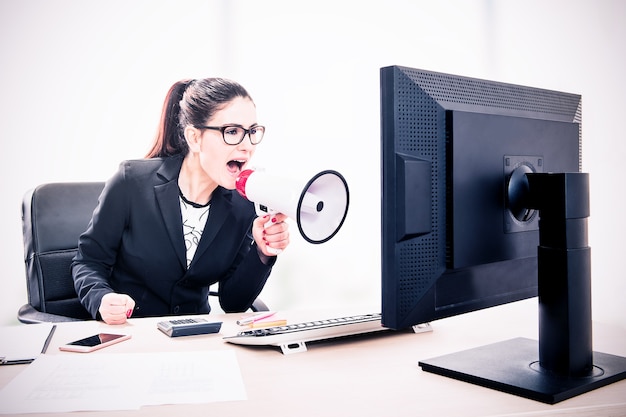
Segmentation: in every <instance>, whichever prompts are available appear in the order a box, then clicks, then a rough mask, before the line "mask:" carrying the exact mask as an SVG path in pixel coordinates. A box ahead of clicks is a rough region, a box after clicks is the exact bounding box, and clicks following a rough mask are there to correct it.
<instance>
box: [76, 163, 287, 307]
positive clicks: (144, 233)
mask: <svg viewBox="0 0 626 417" xmlns="http://www.w3.org/2000/svg"><path fill="white" fill-rule="evenodd" d="M182 160H183V158H182V157H181V156H175V157H169V158H154V159H143V160H133V161H125V162H122V163H121V164H120V167H119V170H118V171H117V173H116V174H115V175H114V176H113V177H111V179H110V180H109V181H107V183H106V185H105V187H104V190H103V191H102V194H101V195H100V198H99V201H98V206H97V207H96V209H95V210H94V213H93V217H92V220H91V222H90V223H89V226H88V228H87V231H85V233H83V234H82V235H81V237H80V240H79V243H78V253H77V255H76V257H75V258H74V261H73V262H72V266H71V268H72V275H73V277H74V286H75V288H76V292H77V294H78V297H79V298H80V300H81V302H82V304H83V305H84V306H85V308H86V309H87V310H88V311H89V312H90V313H91V315H92V316H93V317H94V318H99V316H98V309H99V307H100V301H101V299H102V297H103V296H104V295H105V294H107V293H109V292H112V291H113V292H117V293H123V294H128V295H130V296H131V297H132V298H133V299H134V300H135V302H136V306H135V311H134V312H133V317H143V316H163V315H178V314H199V313H208V312H209V311H210V310H211V308H210V306H209V304H208V287H209V285H211V284H214V283H216V282H219V292H220V304H221V306H222V308H223V309H224V310H225V311H226V312H235V311H245V310H246V309H248V308H249V307H250V305H251V304H252V302H253V301H254V300H255V299H256V297H257V296H258V295H259V293H260V292H261V290H262V289H263V286H264V285H265V282H266V280H267V278H268V276H269V274H270V272H271V268H272V265H273V263H274V262H275V259H276V258H270V259H271V262H270V263H269V264H268V265H265V264H263V262H261V260H260V258H259V255H258V253H257V250H256V246H255V244H254V240H253V239H252V234H251V225H252V221H253V220H254V218H255V216H256V215H255V212H254V205H253V204H252V203H251V202H249V201H247V200H246V199H244V198H243V197H241V196H240V195H239V194H238V193H237V192H236V191H233V190H226V189H224V188H222V187H218V188H217V189H216V190H215V191H214V192H213V196H212V198H211V206H210V211H209V218H208V220H207V224H206V226H205V229H204V233H203V235H202V238H201V239H200V243H199V245H198V248H197V251H196V254H195V256H194V259H193V261H192V262H191V264H190V265H189V268H188V269H187V263H186V250H185V243H184V239H183V225H182V218H181V211H180V201H179V189H178V174H179V171H180V167H181V165H182Z"/></svg>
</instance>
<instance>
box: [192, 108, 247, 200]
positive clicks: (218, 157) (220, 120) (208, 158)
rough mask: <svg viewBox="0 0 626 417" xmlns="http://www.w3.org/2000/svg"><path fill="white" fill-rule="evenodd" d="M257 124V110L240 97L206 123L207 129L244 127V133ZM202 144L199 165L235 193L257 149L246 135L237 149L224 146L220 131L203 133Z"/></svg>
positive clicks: (216, 180)
mask: <svg viewBox="0 0 626 417" xmlns="http://www.w3.org/2000/svg"><path fill="white" fill-rule="evenodd" d="M256 124H257V115H256V107H255V105H254V103H253V102H252V101H251V100H250V99H247V98H243V97H237V98H235V99H234V100H233V101H231V102H230V103H228V104H227V105H226V106H225V107H223V108H222V109H221V110H219V111H217V112H216V113H215V115H214V116H213V118H211V119H210V120H207V123H206V125H207V126H217V127H221V126H226V125H228V126H231V125H232V126H241V127H243V128H245V129H250V127H252V126H255V125H256ZM201 135H202V136H201V140H200V152H199V158H200V165H201V166H202V169H203V170H204V172H205V173H206V175H207V176H208V177H209V178H210V179H211V180H212V181H214V182H215V183H217V184H218V185H221V186H222V187H224V188H226V189H229V190H232V189H234V188H235V181H236V180H237V177H239V173H240V172H241V171H242V170H243V169H244V168H245V167H246V166H247V165H248V162H249V161H250V159H251V158H252V155H254V152H255V148H256V146H255V145H253V144H252V143H251V142H250V137H249V136H248V135H247V134H246V135H245V136H244V138H243V141H242V142H241V143H240V144H238V145H228V144H227V143H225V142H224V139H223V137H222V132H220V131H219V130H211V129H203V130H202V133H201Z"/></svg>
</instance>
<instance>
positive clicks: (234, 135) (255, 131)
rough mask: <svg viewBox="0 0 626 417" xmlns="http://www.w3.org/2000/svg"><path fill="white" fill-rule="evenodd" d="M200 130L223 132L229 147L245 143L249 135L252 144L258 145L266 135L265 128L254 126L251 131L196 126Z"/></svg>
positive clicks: (228, 126) (241, 128)
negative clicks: (244, 140)
mask: <svg viewBox="0 0 626 417" xmlns="http://www.w3.org/2000/svg"><path fill="white" fill-rule="evenodd" d="M196 128H198V129H210V130H219V131H220V132H222V139H224V142H225V143H226V144H227V145H239V144H240V143H241V142H243V139H244V138H245V137H246V135H248V137H249V138H250V143H251V144H253V145H258V144H259V143H261V141H262V140H263V135H264V134H265V126H252V127H251V128H250V129H245V128H243V127H241V126H233V125H227V126H196Z"/></svg>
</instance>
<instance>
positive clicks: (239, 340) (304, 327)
mask: <svg viewBox="0 0 626 417" xmlns="http://www.w3.org/2000/svg"><path fill="white" fill-rule="evenodd" d="M380 330H387V329H386V328H385V327H383V326H382V324H381V314H379V313H376V314H362V315H356V316H347V317H336V318H330V319H324V320H314V321H308V322H302V323H295V324H287V325H284V326H275V327H266V328H261V329H250V330H244V331H242V332H239V333H237V334H236V335H234V336H227V337H225V338H224V340H226V341H227V342H230V343H235V344H240V345H256V346H268V345H269V346H279V347H280V348H281V350H282V352H283V353H284V354H288V353H296V352H303V351H306V345H305V343H306V342H312V341H316V340H325V339H333V338H337V337H344V336H352V335H357V334H362V333H370V332H376V331H380Z"/></svg>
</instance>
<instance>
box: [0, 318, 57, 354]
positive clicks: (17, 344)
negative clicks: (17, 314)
mask: <svg viewBox="0 0 626 417" xmlns="http://www.w3.org/2000/svg"><path fill="white" fill-rule="evenodd" d="M50 330H52V324H51V323H41V324H23V325H19V326H7V327H0V357H3V358H5V360H6V361H9V362H10V361H16V360H29V359H35V358H36V357H38V356H39V355H40V354H41V349H42V348H43V346H44V343H45V341H46V339H47V338H48V335H49V334H50Z"/></svg>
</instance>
